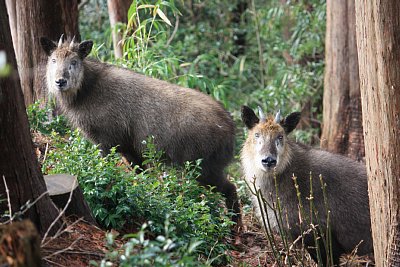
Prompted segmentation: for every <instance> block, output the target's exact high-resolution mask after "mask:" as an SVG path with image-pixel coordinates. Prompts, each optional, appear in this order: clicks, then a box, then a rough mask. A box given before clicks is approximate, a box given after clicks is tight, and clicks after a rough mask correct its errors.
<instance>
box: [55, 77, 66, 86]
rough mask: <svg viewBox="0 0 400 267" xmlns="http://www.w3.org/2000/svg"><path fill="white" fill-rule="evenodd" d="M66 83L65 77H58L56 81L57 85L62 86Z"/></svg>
mask: <svg viewBox="0 0 400 267" xmlns="http://www.w3.org/2000/svg"><path fill="white" fill-rule="evenodd" d="M66 84H67V80H66V79H59V80H57V81H56V85H57V86H58V87H64V86H65V85H66Z"/></svg>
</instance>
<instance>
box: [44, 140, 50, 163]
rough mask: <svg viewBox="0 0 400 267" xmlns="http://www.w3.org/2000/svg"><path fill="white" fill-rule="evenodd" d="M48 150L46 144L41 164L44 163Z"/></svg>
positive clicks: (47, 144)
mask: <svg viewBox="0 0 400 267" xmlns="http://www.w3.org/2000/svg"><path fill="white" fill-rule="evenodd" d="M48 150H49V143H46V149H45V150H44V156H43V164H44V163H45V162H46V157H47V151H48Z"/></svg>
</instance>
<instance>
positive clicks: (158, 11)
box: [157, 8, 172, 26]
mask: <svg viewBox="0 0 400 267" xmlns="http://www.w3.org/2000/svg"><path fill="white" fill-rule="evenodd" d="M157 14H158V16H160V18H161V19H162V20H163V21H164V22H165V23H167V24H168V25H169V26H172V24H171V22H170V21H169V19H168V18H167V16H165V14H164V12H162V10H161V9H159V8H157Z"/></svg>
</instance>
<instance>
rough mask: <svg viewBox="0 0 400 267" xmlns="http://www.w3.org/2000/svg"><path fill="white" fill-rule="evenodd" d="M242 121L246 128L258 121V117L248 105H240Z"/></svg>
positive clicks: (251, 126)
mask: <svg viewBox="0 0 400 267" xmlns="http://www.w3.org/2000/svg"><path fill="white" fill-rule="evenodd" d="M242 121H243V123H244V124H245V125H246V127H247V128H248V129H251V128H253V127H254V126H255V125H256V124H257V123H258V122H259V121H260V119H259V118H258V117H257V115H256V114H255V113H254V111H253V110H252V109H251V108H249V107H248V106H242Z"/></svg>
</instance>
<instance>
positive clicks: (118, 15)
mask: <svg viewBox="0 0 400 267" xmlns="http://www.w3.org/2000/svg"><path fill="white" fill-rule="evenodd" d="M131 4H132V0H108V1H107V5H108V15H109V17H110V25H111V30H112V38H113V45H114V55H115V58H122V56H123V49H122V48H123V46H122V43H121V40H122V32H121V29H119V27H118V23H128V10H129V7H130V5H131Z"/></svg>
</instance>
